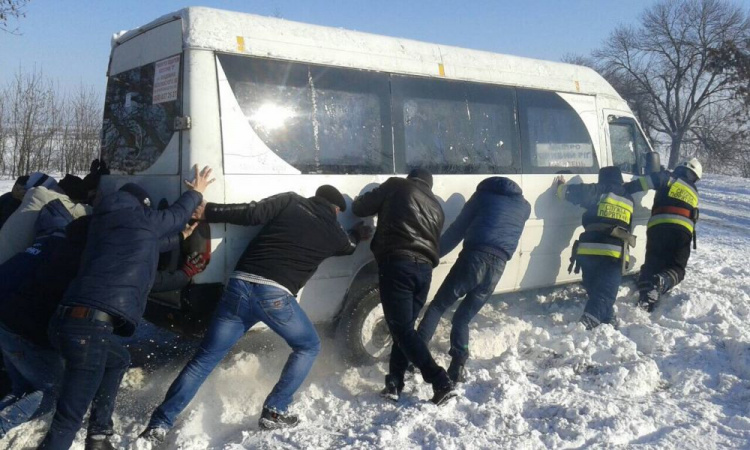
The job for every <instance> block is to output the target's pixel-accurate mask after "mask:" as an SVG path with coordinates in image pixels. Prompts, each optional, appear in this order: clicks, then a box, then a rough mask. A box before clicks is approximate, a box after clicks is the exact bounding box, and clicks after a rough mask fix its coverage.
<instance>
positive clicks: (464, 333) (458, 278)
mask: <svg viewBox="0 0 750 450" xmlns="http://www.w3.org/2000/svg"><path fill="white" fill-rule="evenodd" d="M504 270H505V260H504V259H503V258H500V257H498V256H495V255H492V254H490V253H486V252H480V251H466V250H464V251H462V252H461V254H460V255H459V256H458V260H457V261H456V264H454V265H453V267H452V268H451V271H450V273H448V276H447V277H446V278H445V281H443V284H442V285H441V286H440V289H438V292H437V294H436V295H435V298H434V299H433V300H432V303H430V306H429V308H427V312H426V313H425V315H424V317H423V318H422V321H421V322H420V323H419V328H418V330H417V332H418V333H419V337H420V338H422V340H424V341H425V342H430V340H431V339H432V335H434V334H435V329H436V328H437V326H438V322H440V318H441V317H442V316H443V314H445V311H446V310H447V309H448V308H450V307H451V306H452V305H453V304H454V303H455V302H456V300H458V299H459V298H461V297H464V296H466V297H465V298H464V300H463V301H462V302H461V304H460V305H459V307H458V308H457V309H456V312H455V314H453V327H452V328H451V349H450V355H451V357H453V359H454V360H455V361H456V362H458V363H460V364H465V363H466V360H467V359H469V322H471V319H473V318H474V316H476V315H477V313H478V312H479V310H480V309H482V307H483V306H484V304H485V303H487V300H489V298H490V296H492V293H493V292H494V291H495V286H497V283H498V282H499V281H500V277H501V276H502V275H503V271H504Z"/></svg>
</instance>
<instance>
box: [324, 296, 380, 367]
mask: <svg viewBox="0 0 750 450" xmlns="http://www.w3.org/2000/svg"><path fill="white" fill-rule="evenodd" d="M352 300H353V301H352V302H350V303H349V306H348V307H347V308H346V309H345V310H344V313H343V314H342V317H341V321H340V322H339V324H338V327H337V328H336V339H337V340H338V342H339V345H340V347H341V348H342V350H343V351H344V360H345V361H346V362H348V363H349V364H352V365H355V366H365V365H372V364H375V363H376V362H378V361H385V360H386V359H387V358H388V356H389V355H390V353H391V344H392V343H393V341H392V340H391V333H390V332H389V331H388V325H387V324H386V322H385V316H384V315H383V307H382V306H381V305H380V291H379V290H378V288H376V287H373V288H370V289H365V290H363V291H360V293H359V295H357V296H356V297H355V298H353V299H352Z"/></svg>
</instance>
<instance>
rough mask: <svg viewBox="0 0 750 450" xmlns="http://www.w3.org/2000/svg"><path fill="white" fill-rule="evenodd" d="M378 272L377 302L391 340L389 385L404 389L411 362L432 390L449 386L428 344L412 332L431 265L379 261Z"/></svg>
mask: <svg viewBox="0 0 750 450" xmlns="http://www.w3.org/2000/svg"><path fill="white" fill-rule="evenodd" d="M379 269H380V301H381V303H382V304H383V313H384V314H385V320H386V322H387V323H388V329H389V331H390V332H391V336H392V337H393V347H392V348H391V359H390V363H389V367H388V381H389V382H394V383H396V384H397V385H398V386H399V387H403V385H404V373H405V372H406V368H407V366H408V365H409V361H411V362H412V363H414V365H415V366H416V367H417V368H418V369H419V371H420V372H421V373H422V377H423V378H424V380H425V381H427V382H428V383H431V384H432V385H433V387H435V388H443V387H444V386H446V385H448V384H450V380H449V379H448V375H447V373H446V372H445V369H443V368H442V367H440V366H439V365H438V364H437V363H436V362H435V359H434V358H433V357H432V355H431V354H430V350H429V349H428V348H427V344H426V343H425V342H424V341H423V340H422V338H420V337H419V335H418V334H417V331H416V330H415V329H414V324H415V322H416V321H417V318H418V317H419V313H420V312H421V311H422V307H424V304H425V301H426V300H427V293H428V291H429V290H430V282H431V281H432V265H430V264H429V263H423V262H419V261H416V260H414V259H413V258H408V257H405V258H403V259H402V258H393V257H391V258H388V259H387V260H385V261H381V262H380V263H379Z"/></svg>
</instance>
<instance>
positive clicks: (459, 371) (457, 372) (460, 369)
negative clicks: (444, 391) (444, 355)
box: [448, 359, 464, 384]
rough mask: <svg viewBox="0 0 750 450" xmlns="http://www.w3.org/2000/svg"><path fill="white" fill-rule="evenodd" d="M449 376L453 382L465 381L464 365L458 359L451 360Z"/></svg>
mask: <svg viewBox="0 0 750 450" xmlns="http://www.w3.org/2000/svg"><path fill="white" fill-rule="evenodd" d="M448 378H450V379H451V381H452V382H453V384H456V383H463V382H464V365H463V364H462V363H460V362H459V361H457V360H456V359H452V360H451V364H450V366H448Z"/></svg>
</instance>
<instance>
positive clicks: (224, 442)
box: [0, 176, 750, 450]
mask: <svg viewBox="0 0 750 450" xmlns="http://www.w3.org/2000/svg"><path fill="white" fill-rule="evenodd" d="M3 187H5V186H4V185H3V184H0V191H2V190H7V188H9V187H10V185H9V184H8V185H7V187H6V189H3ZM699 189H700V190H701V202H702V204H701V206H702V208H701V221H700V223H699V225H698V250H697V251H694V253H693V256H692V258H691V260H690V264H689V266H688V274H687V278H686V280H685V281H684V282H683V283H682V284H680V285H679V286H677V288H675V289H674V290H673V292H672V293H671V294H670V295H669V296H668V297H667V298H665V299H664V300H663V302H662V304H661V305H660V306H659V307H658V308H657V310H656V311H655V312H654V313H653V314H647V313H645V312H643V311H641V310H639V309H636V308H635V307H634V302H635V300H636V297H637V292H636V291H635V290H634V289H633V286H632V284H626V285H624V286H623V287H621V288H620V292H619V296H618V301H617V313H618V317H619V322H620V326H619V330H615V329H614V328H612V327H610V326H602V327H600V328H598V329H596V330H594V331H585V330H584V329H583V327H582V326H581V325H580V324H578V323H577V319H578V317H579V316H580V314H581V310H582V307H583V302H584V298H585V295H584V292H583V291H582V289H581V288H580V287H578V286H568V287H564V288H558V289H554V290H547V291H543V292H532V293H524V294H513V295H503V296H498V297H496V298H493V300H492V301H491V303H490V304H488V305H487V306H486V307H485V308H484V309H483V310H482V312H481V313H480V314H479V316H478V317H477V319H476V320H475V321H474V323H473V324H472V326H471V350H472V354H473V357H472V359H471V360H470V362H469V364H468V366H467V369H468V374H467V382H466V383H465V384H463V385H462V386H461V388H460V391H461V394H462V395H461V396H460V397H459V398H458V399H456V400H451V401H450V402H449V403H448V404H447V405H445V406H443V407H436V406H434V405H432V404H430V403H429V402H427V401H426V400H427V399H428V398H429V397H430V395H431V388H430V387H429V385H427V384H425V383H424V382H422V380H421V378H420V377H419V375H417V376H416V377H415V378H414V379H413V380H411V381H410V382H407V388H406V392H405V395H404V396H403V397H402V401H401V403H400V404H398V405H394V404H391V403H387V402H385V401H383V400H381V398H380V397H379V396H378V394H377V392H378V391H379V389H380V388H381V387H382V383H383V377H384V375H385V365H384V364H381V365H378V366H372V367H363V368H349V367H346V366H345V365H344V364H343V363H342V362H341V361H340V359H339V358H338V357H337V350H336V347H335V345H334V343H333V342H332V341H331V340H330V339H324V347H323V351H322V352H321V356H320V357H319V359H318V361H317V362H316V364H315V367H314V369H313V373H312V374H311V376H310V377H309V379H308V382H307V383H306V384H305V385H304V386H303V388H302V389H301V390H300V392H299V393H298V395H297V402H296V403H295V405H294V406H293V411H294V412H296V413H298V414H300V415H301V417H302V419H303V422H302V424H301V425H300V426H298V427H297V428H295V429H292V430H286V431H275V432H261V431H259V429H258V426H257V420H258V415H259V412H260V408H261V406H262V402H263V399H264V397H265V395H266V394H267V393H268V391H269V390H270V388H271V386H272V385H273V383H274V382H275V381H276V378H277V377H278V374H279V371H280V370H281V366H282V364H283V363H284V361H285V359H286V356H287V354H288V352H287V350H286V348H285V346H284V345H283V343H282V342H280V341H279V340H278V339H277V338H275V337H274V336H272V335H270V333H264V334H263V335H260V336H259V335H258V334H255V335H252V336H250V337H249V338H248V339H245V340H244V341H242V343H241V345H240V346H239V348H238V350H237V351H236V352H234V353H233V354H232V355H231V356H230V357H228V359H227V360H225V361H224V363H223V364H222V365H221V366H220V368H219V369H217V370H216V372H215V373H214V374H213V375H212V376H211V377H210V378H209V380H208V381H207V383H206V384H205V385H204V386H203V388H202V389H201V391H200V392H199V394H198V396H197V398H196V399H195V400H194V401H193V403H192V404H191V405H190V407H189V408H188V410H187V411H186V412H185V413H184V414H183V416H182V417H181V420H180V421H179V423H178V425H177V426H176V427H175V429H174V432H173V433H172V434H170V435H169V438H168V441H167V442H168V445H167V446H166V447H168V448H183V449H191V450H192V449H205V448H225V449H244V448H247V449H259V448H260V449H263V448H304V449H317V448H337V449H338V448H356V449H360V448H398V449H403V450H406V449H413V448H434V449H468V448H472V449H473V448H517V449H527V448H533V449H536V448H588V447H607V448H609V447H620V446H622V447H627V448H631V447H642V448H675V449H685V448H694V449H711V448H727V447H729V448H750V327H748V321H750V255H749V254H750V232H749V231H748V228H750V182H749V181H748V180H745V179H740V178H731V177H721V176H707V177H706V179H705V180H703V181H702V182H701V183H700V185H699ZM442 325H443V327H442V328H440V329H439V330H438V333H437V334H436V337H435V340H434V341H433V348H434V349H435V354H436V355H437V356H438V359H439V362H441V363H442V364H444V365H446V364H447V363H448V358H447V349H448V331H449V328H448V325H449V323H448V322H447V321H443V323H442ZM132 347H133V349H134V351H138V353H139V354H140V355H141V356H139V357H138V358H137V359H141V360H143V359H146V360H148V359H149V358H152V359H158V360H159V362H158V363H156V364H148V365H147V367H148V366H157V367H158V368H157V369H154V371H149V370H147V369H144V368H142V367H141V368H134V369H131V370H130V371H129V372H128V373H127V375H126V378H125V382H124V386H123V388H122V390H121V396H120V398H119V399H118V406H117V412H116V417H115V424H116V428H117V431H118V433H120V435H121V438H120V439H121V440H120V445H121V446H122V447H123V448H128V447H129V446H135V447H136V448H145V445H142V444H140V443H136V442H135V438H136V436H137V435H138V433H139V432H140V431H141V430H142V429H143V427H144V426H145V424H146V422H147V420H148V416H149V414H150V412H151V411H152V409H153V407H154V406H155V405H156V404H157V403H158V402H159V401H160V400H161V398H162V397H163V395H164V393H165V391H166V389H167V387H168V385H169V383H170V382H171V381H172V380H173V379H174V377H175V376H176V374H177V372H178V371H179V369H180V368H181V364H182V363H183V362H184V361H185V358H187V356H189V355H187V353H188V350H189V348H190V345H189V344H185V343H184V341H181V340H178V339H175V338H174V337H172V336H170V335H168V334H166V333H163V332H159V331H157V330H155V329H154V328H153V327H148V326H146V327H144V329H143V330H142V331H141V332H140V337H139V339H137V340H136V341H134V342H133V343H132ZM163 355H167V356H163ZM46 427H47V423H46V422H45V421H43V420H38V421H35V422H33V423H30V424H27V425H24V426H22V427H20V428H18V429H17V430H13V431H12V432H11V433H10V434H9V436H8V437H6V438H5V439H4V440H0V447H2V446H3V445H5V446H8V447H10V448H17V449H21V448H28V447H33V446H35V444H36V443H37V442H38V440H39V439H40V438H41V436H42V434H43V432H44V430H45V429H46ZM83 438H84V432H83V431H82V432H81V433H79V439H78V440H77V441H76V444H75V445H74V447H73V448H74V449H82V448H83Z"/></svg>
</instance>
